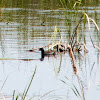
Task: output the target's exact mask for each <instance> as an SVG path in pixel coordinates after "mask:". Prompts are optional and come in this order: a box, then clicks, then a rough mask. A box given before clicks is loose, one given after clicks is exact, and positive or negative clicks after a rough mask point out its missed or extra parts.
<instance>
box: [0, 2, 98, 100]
mask: <svg viewBox="0 0 100 100" xmlns="http://www.w3.org/2000/svg"><path fill="white" fill-rule="evenodd" d="M56 3H57V0H55V1H52V2H51V3H49V2H46V1H45V0H43V1H42V0H33V1H31V0H29V2H27V1H23V2H21V1H17V0H14V1H13V2H11V1H9V2H8V3H7V2H6V3H4V4H2V5H1V6H2V7H1V13H2V11H3V7H4V11H3V14H2V16H1V18H0V19H1V21H0V88H1V91H0V98H1V99H2V98H3V99H4V98H5V99H7V100H11V99H12V98H13V93H14V90H15V95H14V97H15V98H16V97H17V95H20V96H19V97H21V96H22V94H23V92H24V90H25V89H27V87H28V86H29V83H30V81H31V78H32V75H33V73H34V71H35V68H36V66H37V68H36V73H35V76H34V78H33V81H32V84H31V86H30V88H29V90H28V93H27V96H26V98H27V99H32V100H36V99H41V100H42V99H43V100H50V99H51V100H78V99H85V100H94V99H96V100H99V98H100V64H99V62H100V59H99V56H100V54H99V50H98V49H97V48H94V47H93V44H92V42H91V38H90V35H89V34H91V37H92V40H93V42H94V44H95V45H97V46H99V47H100V45H99V43H100V38H99V37H100V35H99V31H97V30H96V27H95V26H94V24H93V23H91V28H90V31H88V24H87V23H86V24H85V26H86V27H84V22H82V23H81V24H80V27H79V29H78V32H79V33H81V34H84V35H85V39H86V46H87V48H88V51H89V52H88V53H84V50H83V51H82V52H81V54H78V53H77V52H76V53H75V58H76V65H77V68H78V77H77V76H76V75H75V73H74V71H73V66H72V62H71V58H70V56H69V53H68V52H66V53H59V54H57V55H56V56H55V57H54V56H51V57H45V58H44V60H43V61H41V60H40V58H41V52H40V51H39V50H38V49H37V50H36V51H35V52H28V50H30V49H32V48H34V49H36V48H40V47H43V46H47V45H48V44H49V43H50V39H51V36H52V34H54V30H55V27H58V28H59V29H60V33H61V36H62V41H63V42H64V43H66V42H69V37H70V33H73V31H74V29H75V26H76V25H77V24H76V22H75V16H73V15H72V14H71V13H73V12H74V11H73V10H66V11H65V10H63V9H61V8H60V7H61V6H59V4H58V5H56V6H55V4H56ZM91 4H92V3H91ZM59 8H60V9H59ZM85 9H86V13H87V14H88V16H89V17H91V18H93V19H94V20H95V21H96V23H97V25H98V26H100V23H99V20H100V19H99V18H100V10H99V9H100V7H99V4H98V6H97V7H94V6H89V7H80V10H79V11H78V15H77V16H78V17H77V20H78V21H79V19H80V17H81V16H82V12H85ZM65 12H67V14H68V13H69V15H68V22H66V19H65V15H64V13H65ZM78 21H77V22H78ZM69 24H70V25H69ZM68 25H69V26H68ZM56 41H57V42H58V41H59V36H57V38H56ZM28 59H29V60H28Z"/></svg>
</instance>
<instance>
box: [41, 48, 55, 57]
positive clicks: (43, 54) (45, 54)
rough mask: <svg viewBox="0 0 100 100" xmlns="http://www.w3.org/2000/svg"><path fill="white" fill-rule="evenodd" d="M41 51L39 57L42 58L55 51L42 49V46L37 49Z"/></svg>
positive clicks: (53, 53)
mask: <svg viewBox="0 0 100 100" xmlns="http://www.w3.org/2000/svg"><path fill="white" fill-rule="evenodd" d="M39 50H40V51H41V58H44V57H45V56H50V55H55V51H49V50H48V51H44V49H43V48H40V49H39Z"/></svg>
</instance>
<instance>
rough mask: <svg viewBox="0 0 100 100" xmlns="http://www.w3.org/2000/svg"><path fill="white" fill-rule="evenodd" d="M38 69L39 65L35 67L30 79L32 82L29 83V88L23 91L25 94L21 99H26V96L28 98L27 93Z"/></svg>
mask: <svg viewBox="0 0 100 100" xmlns="http://www.w3.org/2000/svg"><path fill="white" fill-rule="evenodd" d="M36 69H37V66H36V67H35V70H34V73H33V75H32V78H31V81H30V83H29V85H28V87H27V89H25V90H24V93H23V96H22V99H21V100H25V98H26V95H27V93H28V91H29V88H30V86H31V84H32V81H33V78H34V76H35V73H36Z"/></svg>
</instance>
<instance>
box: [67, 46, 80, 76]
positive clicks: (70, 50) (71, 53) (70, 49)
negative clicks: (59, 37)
mask: <svg viewBox="0 0 100 100" xmlns="http://www.w3.org/2000/svg"><path fill="white" fill-rule="evenodd" d="M67 48H68V50H69V54H70V57H71V59H72V63H73V69H74V72H75V74H76V75H78V70H77V66H76V62H75V58H74V54H73V51H72V48H71V46H70V45H69V44H67Z"/></svg>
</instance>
